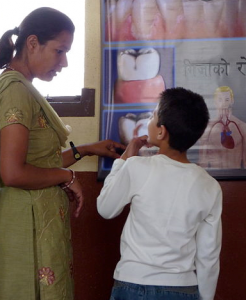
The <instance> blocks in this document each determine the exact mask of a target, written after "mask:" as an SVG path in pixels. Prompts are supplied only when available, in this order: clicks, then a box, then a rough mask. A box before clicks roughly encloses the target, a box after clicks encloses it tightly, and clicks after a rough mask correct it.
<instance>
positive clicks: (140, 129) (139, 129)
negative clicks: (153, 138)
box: [134, 112, 152, 136]
mask: <svg viewBox="0 0 246 300" xmlns="http://www.w3.org/2000/svg"><path fill="white" fill-rule="evenodd" d="M151 115H152V113H151V112H147V113H141V114H139V116H138V117H137V122H136V127H135V131H134V135H135V136H142V135H145V134H146V135H147V134H148V121H149V118H150V117H151Z"/></svg>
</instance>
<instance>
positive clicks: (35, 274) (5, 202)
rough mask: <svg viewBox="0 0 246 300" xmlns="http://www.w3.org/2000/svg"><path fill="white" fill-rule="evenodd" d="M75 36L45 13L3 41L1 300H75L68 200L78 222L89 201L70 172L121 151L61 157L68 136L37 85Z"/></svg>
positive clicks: (89, 148)
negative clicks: (82, 163)
mask: <svg viewBox="0 0 246 300" xmlns="http://www.w3.org/2000/svg"><path fill="white" fill-rule="evenodd" d="M13 34H15V35H17V37H18V38H17V40H16V42H15V45H14V44H13V42H12V39H11V38H12V35H13ZM73 34H74V25H73V23H72V21H71V20H70V19H69V18H68V17H67V16H66V15H64V14H63V13H61V12H59V11H57V10H55V9H52V8H47V7H43V8H39V9H36V10H34V11H33V12H31V13H30V14H29V15H28V16H27V17H26V18H25V19H24V20H23V22H22V23H21V25H20V26H19V28H15V29H13V30H9V31H7V32H6V33H5V34H4V35H3V36H2V38H1V40H0V68H2V69H4V71H3V72H2V74H1V75H0V266H1V267H0V299H9V300H10V299H18V300H22V299H23V300H24V299H25V300H28V299H30V300H34V299H41V300H43V299H45V300H48V299H53V300H55V299H57V300H62V299H64V300H70V299H73V281H72V251H71V241H70V227H69V226H70V224H69V203H68V198H69V199H70V200H73V199H74V200H75V201H76V204H77V207H76V211H75V215H76V216H78V215H79V213H80V210H81V207H82V202H83V196H82V191H81V190H82V188H81V185H80V183H79V182H78V180H77V178H76V176H75V173H74V172H73V171H71V170H69V169H68V167H69V166H70V165H72V164H73V163H75V162H76V161H77V160H78V159H80V158H82V157H83V156H85V155H102V156H110V157H113V158H116V157H118V155H117V154H116V152H115V149H116V147H120V148H122V147H123V146H122V145H120V144H118V143H115V142H113V141H110V140H107V141H102V142H98V143H94V144H89V145H80V146H78V147H77V148H73V149H69V150H66V151H64V152H61V147H62V146H65V141H66V140H67V136H68V134H69V130H68V128H67V127H66V126H64V124H63V123H62V121H61V120H60V118H59V117H58V116H57V114H56V113H55V112H54V110H53V109H52V108H51V106H50V105H49V103H48V102H47V101H46V100H45V99H44V98H43V97H42V96H41V95H40V94H39V92H38V91H37V90H36V89H35V88H34V86H33V85H32V80H33V79H34V78H39V79H41V80H45V81H51V80H52V79H53V77H54V76H55V75H56V73H57V72H60V71H61V70H62V68H63V67H66V66H67V57H66V55H67V52H68V51H69V50H70V47H71V45H72V41H73ZM14 51H15V55H14V56H13V54H14ZM76 151H77V153H76Z"/></svg>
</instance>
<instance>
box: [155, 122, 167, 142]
mask: <svg viewBox="0 0 246 300" xmlns="http://www.w3.org/2000/svg"><path fill="white" fill-rule="evenodd" d="M167 135H168V131H167V129H166V127H165V126H164V125H161V126H160V127H158V135H157V140H164V139H165V138H166V137H167Z"/></svg>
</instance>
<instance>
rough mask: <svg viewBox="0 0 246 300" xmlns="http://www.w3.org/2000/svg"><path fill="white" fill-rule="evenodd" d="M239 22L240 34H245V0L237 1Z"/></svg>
mask: <svg viewBox="0 0 246 300" xmlns="http://www.w3.org/2000/svg"><path fill="white" fill-rule="evenodd" d="M238 12H239V24H240V27H241V31H242V35H243V36H245V35H246V18H245V12H246V1H245V0H240V2H239V9H238Z"/></svg>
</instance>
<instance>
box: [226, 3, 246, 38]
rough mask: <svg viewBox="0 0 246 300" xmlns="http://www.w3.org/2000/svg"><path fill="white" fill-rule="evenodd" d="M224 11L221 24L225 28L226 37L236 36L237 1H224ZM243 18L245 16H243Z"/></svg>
mask: <svg viewBox="0 0 246 300" xmlns="http://www.w3.org/2000/svg"><path fill="white" fill-rule="evenodd" d="M224 2H225V5H224V10H223V14H222V22H223V24H224V26H225V28H226V31H227V36H228V37H234V36H236V31H237V25H238V6H239V1H238V0H233V1H231V0H224ZM244 17H245V16H244Z"/></svg>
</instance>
